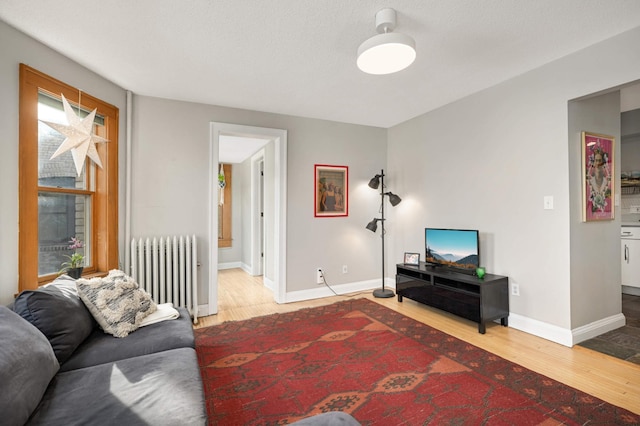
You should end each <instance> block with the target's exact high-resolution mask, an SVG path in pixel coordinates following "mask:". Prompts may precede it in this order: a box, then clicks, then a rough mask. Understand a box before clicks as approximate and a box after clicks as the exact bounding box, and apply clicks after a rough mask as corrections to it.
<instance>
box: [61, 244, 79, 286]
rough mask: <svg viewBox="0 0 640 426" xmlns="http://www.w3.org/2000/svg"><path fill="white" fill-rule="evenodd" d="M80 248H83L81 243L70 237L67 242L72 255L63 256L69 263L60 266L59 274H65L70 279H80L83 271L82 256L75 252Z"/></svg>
mask: <svg viewBox="0 0 640 426" xmlns="http://www.w3.org/2000/svg"><path fill="white" fill-rule="evenodd" d="M82 247H84V245H83V244H82V241H80V240H79V239H77V238H76V237H71V240H69V250H74V253H73V254H72V255H71V256H69V255H65V257H66V258H67V259H69V261H68V262H64V263H63V264H62V269H61V270H60V273H61V274H62V273H66V274H67V275H69V276H70V277H71V278H75V279H78V278H80V276H81V275H82V270H83V269H84V256H83V255H82V254H80V253H78V252H77V251H75V250H78V249H81V248H82Z"/></svg>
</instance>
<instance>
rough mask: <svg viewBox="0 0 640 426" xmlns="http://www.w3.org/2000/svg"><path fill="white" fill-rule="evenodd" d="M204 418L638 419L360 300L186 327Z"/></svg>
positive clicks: (374, 421) (277, 421) (547, 423)
mask: <svg viewBox="0 0 640 426" xmlns="http://www.w3.org/2000/svg"><path fill="white" fill-rule="evenodd" d="M195 334H196V351H197V353H198V360H199V363H200V368H201V373H202V378H203V380H204V387H205V396H206V401H207V410H208V413H209V422H210V424H213V425H282V424H287V423H291V422H293V421H296V420H299V419H301V418H304V417H308V416H312V415H314V414H317V413H322V412H327V411H337V410H340V411H344V412H347V413H349V414H351V415H352V416H353V417H355V418H356V419H357V420H358V421H359V422H360V423H362V424H363V425H400V424H402V425H423V424H427V423H430V424H434V425H452V424H454V425H544V426H551V425H560V424H566V425H582V424H589V425H614V424H615V425H618V424H620V425H638V424H640V416H638V415H635V414H633V413H631V412H629V411H627V410H625V409H622V408H619V407H616V406H613V405H611V404H608V403H606V402H603V401H602V400H599V399H598V398H595V397H593V396H590V395H588V394H586V393H584V392H581V391H578V390H576V389H573V388H571V387H569V386H566V385H563V384H561V383H559V382H557V381H555V380H552V379H549V378H547V377H545V376H542V375H540V374H538V373H535V372H533V371H530V370H527V369H526V368H523V367H521V366H519V365H517V364H514V363H512V362H509V361H506V360H504V359H502V358H500V357H498V356H496V355H493V354H491V353H489V352H486V351H484V350H482V349H479V348H477V347H475V346H472V345H470V344H468V343H465V342H463V341H461V340H458V339H456V338H454V337H451V336H449V335H447V334H445V333H442V332H440V331H438V330H435V329H433V328H431V327H429V326H427V325H424V324H422V323H419V322H417V321H415V320H413V319H411V318H407V317H405V316H403V315H401V314H399V313H397V312H395V311H393V310H390V309H388V308H385V307H383V306H381V305H379V304H377V303H375V302H372V301H370V300H367V299H356V300H348V301H344V302H339V303H335V304H333V305H328V306H323V307H318V308H312V309H303V310H300V311H296V312H291V313H286V314H275V315H269V316H265V317H259V318H254V319H250V320H246V321H238V322H228V323H225V324H222V325H218V326H214V327H207V328H202V329H198V330H195Z"/></svg>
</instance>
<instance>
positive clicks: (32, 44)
mask: <svg viewBox="0 0 640 426" xmlns="http://www.w3.org/2000/svg"><path fill="white" fill-rule="evenodd" d="M0 58H2V59H1V60H0V93H1V94H2V96H0V111H2V113H1V114H0V141H1V142H0V170H2V175H1V176H2V178H1V179H0V194H1V195H2V207H0V254H1V255H0V304H7V303H9V302H10V301H11V300H12V299H13V295H14V294H15V293H17V291H18V95H19V87H20V86H19V73H18V67H19V64H20V63H25V64H27V65H29V66H31V67H33V68H36V69H37V70H39V71H42V72H44V73H46V74H48V75H50V76H52V77H54V78H56V79H58V80H60V81H63V82H65V83H67V84H70V85H72V86H74V87H77V88H79V89H82V90H83V91H84V92H86V93H89V94H91V95H92V96H95V97H97V98H100V99H102V100H103V101H105V102H108V103H110V104H112V105H115V106H117V107H118V108H119V109H120V117H119V118H120V120H119V128H120V138H119V142H120V149H119V162H120V176H121V177H120V181H119V193H120V206H123V200H124V164H125V161H124V158H125V157H124V154H125V150H124V134H125V117H126V92H125V90H123V89H122V88H120V87H118V86H116V85H115V84H113V83H111V82H109V81H107V80H105V79H104V78H102V77H100V76H99V75H97V74H95V73H93V72H91V71H88V70H87V69H86V68H83V67H82V66H80V65H78V64H77V63H75V62H73V61H71V60H70V59H68V58H66V57H64V56H62V55H60V54H58V53H56V52H54V51H53V50H51V49H49V48H48V47H46V46H44V45H43V44H41V43H39V42H37V41H35V40H34V39H32V38H30V37H27V36H26V35H24V34H23V33H21V32H19V31H17V30H15V29H14V28H12V27H10V26H9V25H7V24H6V23H4V22H2V21H0ZM123 211H124V210H123V209H120V212H121V214H120V228H119V234H120V237H121V238H120V241H121V244H120V253H121V262H122V261H123V259H122V256H123V255H124V245H123V244H122V241H123V240H124V237H123V236H124V216H123V214H122V212H123Z"/></svg>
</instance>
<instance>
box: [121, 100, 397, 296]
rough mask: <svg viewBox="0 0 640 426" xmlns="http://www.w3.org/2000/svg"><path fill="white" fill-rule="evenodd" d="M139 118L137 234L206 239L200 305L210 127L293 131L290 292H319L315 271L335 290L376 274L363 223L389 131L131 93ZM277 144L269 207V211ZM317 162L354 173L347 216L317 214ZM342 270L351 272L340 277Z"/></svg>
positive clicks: (373, 247)
mask: <svg viewBox="0 0 640 426" xmlns="http://www.w3.org/2000/svg"><path fill="white" fill-rule="evenodd" d="M133 122H134V128H133V152H132V159H131V161H132V170H133V171H132V175H133V189H132V195H133V201H132V212H133V217H132V223H131V230H132V235H155V234H158V233H160V234H164V233H169V234H171V233H188V234H191V233H195V234H196V235H197V236H198V238H200V240H201V241H202V242H203V243H202V244H201V245H200V246H199V248H200V249H201V251H200V259H201V260H200V261H201V264H202V267H201V268H200V271H199V279H200V288H201V292H200V294H199V300H207V297H208V287H207V283H206V277H208V275H209V268H210V267H211V265H210V262H209V260H208V258H209V250H210V249H209V247H208V245H207V242H206V239H207V235H208V234H207V231H208V226H209V218H208V196H209V195H208V189H209V184H208V179H209V144H210V140H209V123H210V122H223V123H231V124H241V125H248V126H257V127H268V128H276V129H285V130H287V132H288V145H287V152H288V155H287V169H288V172H287V173H288V182H287V198H288V203H287V218H288V222H287V237H286V238H287V241H286V245H287V287H286V291H287V292H294V291H301V290H309V289H315V288H317V287H318V286H317V284H316V283H315V268H316V267H322V268H323V269H324V270H325V272H326V275H327V278H328V279H329V280H330V282H331V283H332V284H336V285H339V284H344V283H350V282H357V281H364V280H368V279H373V278H376V277H379V275H378V271H379V265H380V258H379V252H380V248H379V247H380V246H379V244H380V243H379V235H374V234H371V233H370V232H368V231H367V230H366V229H365V228H364V227H365V225H366V224H367V223H368V222H369V221H370V220H371V218H372V217H374V216H376V215H377V212H378V207H379V198H378V197H377V196H376V192H375V191H373V190H371V189H370V188H368V187H367V185H366V184H367V183H368V182H369V179H370V178H371V177H373V175H375V174H376V173H378V172H379V170H380V169H381V168H383V167H384V165H385V163H386V136H387V132H386V130H385V129H380V128H373V127H367V126H358V125H351V124H344V123H336V122H330V121H323V120H316V119H308V118H300V117H292V116H284V115H278V114H270V113H263V112H256V111H246V110H240V109H233V108H224V107H218V106H211V105H204V104H197V103H190V102H182V101H173V100H167V99H159V98H152V97H147V96H135V98H134V108H133ZM271 145H273V144H270V145H268V146H267V149H266V158H267V161H266V163H265V179H266V181H267V182H266V187H267V191H266V193H265V209H266V210H269V209H272V208H273V194H272V192H269V190H268V188H269V187H272V185H271V186H270V185H269V176H273V171H272V170H270V167H273V166H272V163H273V162H270V161H268V159H269V158H271V157H273V152H271V151H273V149H272V148H271ZM314 164H331V165H344V166H348V167H349V203H350V207H349V216H348V217H339V218H315V217H314V209H313V207H314V199H313V195H314ZM237 201H240V200H237ZM269 228H270V227H269V224H267V229H269ZM241 232H242V233H243V232H244V230H243V231H241ZM266 244H267V245H273V236H270V235H268V234H267V235H266ZM266 263H267V270H266V271H265V276H266V277H267V278H271V277H273V271H270V270H269V265H270V264H271V263H272V262H270V261H269V259H267V262H266ZM343 264H346V265H348V267H349V273H348V274H342V272H341V271H342V265H343Z"/></svg>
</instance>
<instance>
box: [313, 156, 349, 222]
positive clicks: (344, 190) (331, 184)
mask: <svg viewBox="0 0 640 426" xmlns="http://www.w3.org/2000/svg"><path fill="white" fill-rule="evenodd" d="M314 189H315V194H314V197H313V201H314V215H315V217H336V216H348V215H349V168H348V167H347V166H329V165H326V164H316V165H315V166H314Z"/></svg>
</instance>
